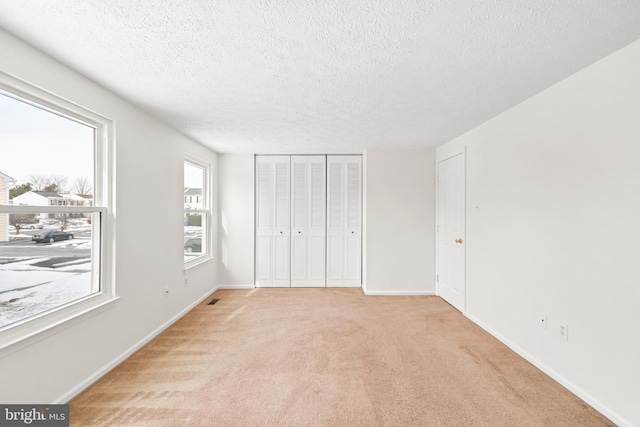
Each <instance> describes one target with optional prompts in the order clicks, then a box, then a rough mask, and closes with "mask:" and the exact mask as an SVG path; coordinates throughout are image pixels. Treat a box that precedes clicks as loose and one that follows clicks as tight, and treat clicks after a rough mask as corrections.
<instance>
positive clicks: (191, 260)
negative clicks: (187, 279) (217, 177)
mask: <svg viewBox="0 0 640 427" xmlns="http://www.w3.org/2000/svg"><path fill="white" fill-rule="evenodd" d="M209 169H210V167H209V165H208V164H206V163H204V162H202V161H200V160H197V159H195V158H193V157H188V158H187V159H185V161H184V242H183V252H184V262H185V266H186V267H190V266H192V265H196V264H199V263H200V262H203V261H205V260H207V259H210V258H211V254H210V245H209V241H208V235H209V230H210V228H209V224H210V221H211V211H210V206H209V194H208V191H209V185H208V182H209V181H208V180H209V174H210V171H209Z"/></svg>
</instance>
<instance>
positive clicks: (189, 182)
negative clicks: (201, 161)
mask: <svg viewBox="0 0 640 427" xmlns="http://www.w3.org/2000/svg"><path fill="white" fill-rule="evenodd" d="M204 172H205V171H204V169H203V168H201V167H198V166H196V165H193V164H191V163H188V162H185V163H184V208H185V209H206V206H205V204H204V199H203V187H204V176H205V173H204Z"/></svg>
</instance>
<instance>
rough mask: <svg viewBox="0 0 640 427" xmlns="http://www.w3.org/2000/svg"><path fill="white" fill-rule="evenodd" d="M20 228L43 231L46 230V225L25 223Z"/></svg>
mask: <svg viewBox="0 0 640 427" xmlns="http://www.w3.org/2000/svg"><path fill="white" fill-rule="evenodd" d="M20 228H22V229H23V230H26V229H30V230H35V229H36V228H38V229H42V228H44V224H41V223H39V222H31V223H23V224H21V225H20Z"/></svg>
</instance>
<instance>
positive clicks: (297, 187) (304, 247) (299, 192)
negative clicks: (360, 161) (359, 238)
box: [291, 156, 326, 287]
mask: <svg viewBox="0 0 640 427" xmlns="http://www.w3.org/2000/svg"><path fill="white" fill-rule="evenodd" d="M325 215H326V157H325V156H292V157H291V286H292V287H319V286H320V287H322V286H325V251H326V249H325V231H326V220H325Z"/></svg>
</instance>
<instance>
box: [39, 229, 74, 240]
mask: <svg viewBox="0 0 640 427" xmlns="http://www.w3.org/2000/svg"><path fill="white" fill-rule="evenodd" d="M69 239H73V234H71V233H67V232H66V231H56V230H51V231H47V232H46V233H42V234H36V235H35V236H33V237H32V238H31V241H33V242H36V243H53V242H56V241H58V240H69Z"/></svg>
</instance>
